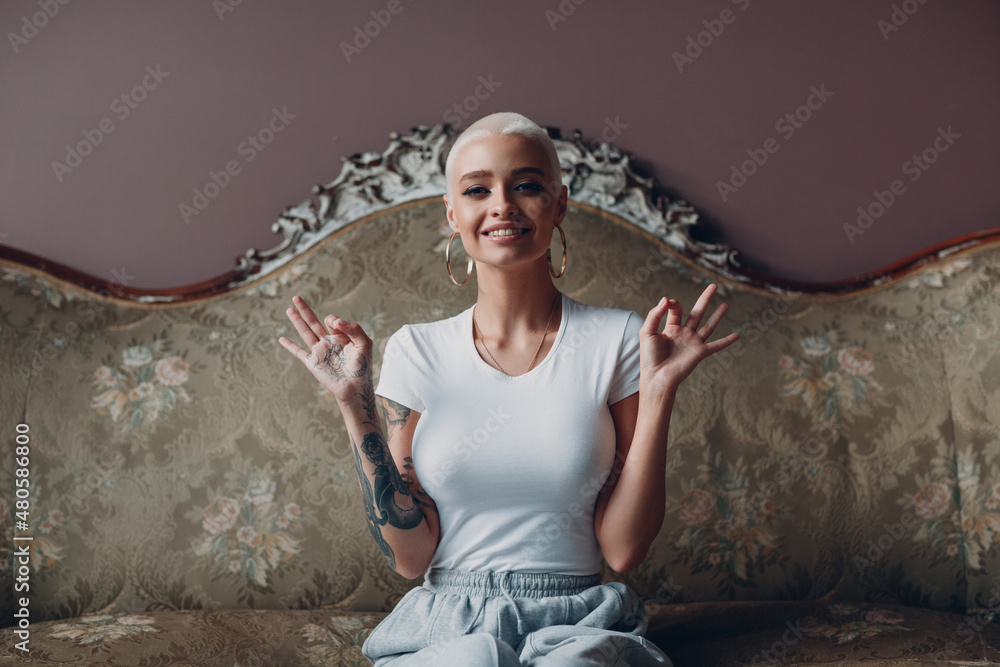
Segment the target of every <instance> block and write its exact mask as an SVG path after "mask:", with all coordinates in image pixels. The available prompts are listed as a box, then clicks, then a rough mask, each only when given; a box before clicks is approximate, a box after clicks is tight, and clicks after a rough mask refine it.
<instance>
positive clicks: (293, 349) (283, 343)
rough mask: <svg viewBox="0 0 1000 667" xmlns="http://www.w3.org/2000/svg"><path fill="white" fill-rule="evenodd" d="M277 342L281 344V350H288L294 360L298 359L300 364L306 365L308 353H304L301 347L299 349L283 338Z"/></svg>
mask: <svg viewBox="0 0 1000 667" xmlns="http://www.w3.org/2000/svg"><path fill="white" fill-rule="evenodd" d="M278 342H279V343H281V346H282V347H283V348H285V349H286V350H288V351H289V352H291V353H292V354H293V355H295V358H296V359H298V360H299V361H301V362H302V363H306V360H307V359H308V358H309V353H308V352H306V351H305V350H303V349H302V348H301V347H299V346H298V345H296V344H295V343H293V342H292V341H290V340H288V339H287V338H285V337H284V336H281V337H280V338H278Z"/></svg>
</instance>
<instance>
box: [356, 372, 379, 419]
mask: <svg viewBox="0 0 1000 667" xmlns="http://www.w3.org/2000/svg"><path fill="white" fill-rule="evenodd" d="M358 393H360V394H361V403H362V405H364V408H365V418H366V420H367V421H368V423H369V424H371V425H372V426H381V424H379V421H378V414H377V413H376V412H375V388H374V387H372V383H371V380H370V379H369V381H368V382H366V383H365V386H364V387H362V388H361V391H360V392H358Z"/></svg>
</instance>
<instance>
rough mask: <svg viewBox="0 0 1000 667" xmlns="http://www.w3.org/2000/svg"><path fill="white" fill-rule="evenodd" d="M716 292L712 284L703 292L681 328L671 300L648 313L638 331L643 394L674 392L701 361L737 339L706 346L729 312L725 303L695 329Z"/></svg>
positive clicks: (678, 310)
mask: <svg viewBox="0 0 1000 667" xmlns="http://www.w3.org/2000/svg"><path fill="white" fill-rule="evenodd" d="M716 289H717V286H716V285H715V284H714V283H713V284H711V285H709V286H708V287H706V288H705V291H704V292H702V293H701V296H700V297H699V298H698V301H697V303H695V304H694V308H692V309H691V313H690V314H689V315H688V319H687V322H685V323H684V324H681V315H682V314H683V309H682V308H681V304H680V303H679V302H678V301H675V300H673V299H671V300H669V301H664V300H661V301H660V303H658V304H656V306H654V307H653V309H652V310H650V311H649V314H648V315H647V316H646V321H645V322H644V323H643V325H642V328H641V329H640V330H639V364H640V369H641V370H640V373H639V375H640V385H641V386H642V387H643V388H644V389H645V390H646V391H650V390H651V391H654V392H660V393H672V392H676V391H677V387H678V386H679V385H680V383H681V382H682V381H683V380H684V378H686V377H687V376H688V375H690V374H691V371H693V370H694V369H695V367H696V366H697V365H698V364H699V363H701V361H702V360H703V359H707V358H708V357H710V356H712V355H713V354H715V353H716V352H718V351H719V350H724V349H725V348H727V347H729V346H730V345H732V344H733V343H735V342H736V341H737V340H738V339H739V337H740V335H739V334H738V333H731V334H729V335H728V336H726V337H725V338H720V339H719V340H715V341H712V342H711V343H706V342H705V341H707V340H708V339H709V338H710V337H711V336H712V332H714V331H715V327H716V326H718V324H719V322H720V321H721V320H722V317H723V315H725V312H726V309H727V308H728V305H727V304H725V303H722V304H719V307H718V308H716V309H715V311H714V312H713V313H712V314H711V315H710V316H709V318H708V320H707V321H706V322H705V325H704V326H702V327H701V328H700V329H699V328H698V325H699V324H700V323H701V319H702V317H703V316H704V315H705V311H706V310H707V309H708V304H709V302H710V301H711V300H712V296H713V295H714V294H715V291H716ZM664 313H666V315H667V322H666V325H665V326H664V328H663V333H658V332H659V329H660V320H661V319H662V317H663V315H664ZM640 391H642V389H640Z"/></svg>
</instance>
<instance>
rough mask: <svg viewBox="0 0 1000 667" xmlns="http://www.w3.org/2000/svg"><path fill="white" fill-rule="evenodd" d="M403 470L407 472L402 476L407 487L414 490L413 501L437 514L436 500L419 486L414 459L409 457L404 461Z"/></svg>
mask: <svg viewBox="0 0 1000 667" xmlns="http://www.w3.org/2000/svg"><path fill="white" fill-rule="evenodd" d="M403 470H405V471H406V472H404V473H403V475H402V476H403V481H404V482H406V486H408V487H409V488H410V489H411V490H412V494H411V495H413V500H414V501H416V503H417V504H418V505H420V506H421V507H426V508H427V509H431V510H434V511H435V512H437V505H436V504H435V503H434V500H433V499H432V498H431V497H430V495H429V494H428V493H427V492H426V491H424V490H423V489H421V488H419V485H417V481H416V476H415V472H414V470H413V459H412V458H410V457H409V456H407V457H406V458H404V459H403ZM414 487H416V488H414Z"/></svg>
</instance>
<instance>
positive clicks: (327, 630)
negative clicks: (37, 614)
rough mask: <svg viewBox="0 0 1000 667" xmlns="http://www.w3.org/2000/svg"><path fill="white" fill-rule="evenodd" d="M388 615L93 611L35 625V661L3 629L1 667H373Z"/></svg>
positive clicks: (320, 611)
mask: <svg viewBox="0 0 1000 667" xmlns="http://www.w3.org/2000/svg"><path fill="white" fill-rule="evenodd" d="M385 616H386V614H385V613H365V612H356V611H342V610H339V609H313V610H299V609H294V610H286V609H224V610H202V609H196V610H183V611H153V612H139V613H133V614H91V615H86V616H77V617H75V618H71V619H66V620H56V621H44V622H41V623H32V624H31V626H30V628H29V631H30V642H29V644H28V647H29V653H28V656H29V657H30V658H31V661H30V662H29V661H27V660H24V659H23V658H24V656H25V654H24V653H23V652H22V651H20V650H18V649H17V648H15V646H14V644H15V642H17V641H20V640H19V639H17V638H16V637H15V635H14V628H11V627H7V628H3V629H2V630H0V646H2V647H3V649H2V651H3V652H2V653H0V663H5V662H6V661H7V660H8V659H9V657H10V656H17V657H18V658H21V659H22V660H18V661H16V664H22V662H23V663H24V664H32V663H34V664H46V665H48V664H60V665H77V664H81V665H82V664H86V665H148V666H159V665H163V666H166V665H214V666H219V667H223V666H233V667H236V666H238V667H275V666H277V665H281V666H285V665H344V666H345V667H346V666H354V665H358V666H359V667H360V666H365V667H368V666H370V665H371V662H369V661H368V660H367V659H366V658H365V657H364V655H362V653H361V645H362V644H363V643H364V641H365V638H366V637H367V636H368V633H369V632H370V631H371V630H372V629H373V628H374V627H375V626H376V625H378V623H379V621H381V620H382V619H383V618H384V617H385Z"/></svg>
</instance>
